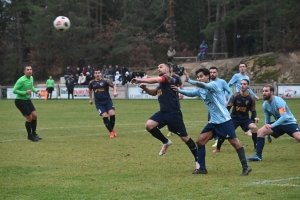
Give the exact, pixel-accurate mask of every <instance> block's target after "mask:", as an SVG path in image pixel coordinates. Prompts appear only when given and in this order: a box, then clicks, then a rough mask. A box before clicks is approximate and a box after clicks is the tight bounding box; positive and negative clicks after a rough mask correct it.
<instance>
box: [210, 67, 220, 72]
mask: <svg viewBox="0 0 300 200" xmlns="http://www.w3.org/2000/svg"><path fill="white" fill-rule="evenodd" d="M211 69H215V70H217V71H218V68H217V67H215V66H211V67H210V68H209V70H211Z"/></svg>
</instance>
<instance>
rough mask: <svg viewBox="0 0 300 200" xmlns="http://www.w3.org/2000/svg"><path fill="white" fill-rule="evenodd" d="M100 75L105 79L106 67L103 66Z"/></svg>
mask: <svg viewBox="0 0 300 200" xmlns="http://www.w3.org/2000/svg"><path fill="white" fill-rule="evenodd" d="M101 74H102V78H106V65H103V67H102V70H101Z"/></svg>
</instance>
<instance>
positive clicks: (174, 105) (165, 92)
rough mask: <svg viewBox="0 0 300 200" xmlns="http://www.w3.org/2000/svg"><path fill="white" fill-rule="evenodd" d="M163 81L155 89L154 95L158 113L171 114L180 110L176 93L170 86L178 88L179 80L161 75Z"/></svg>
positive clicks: (175, 76) (176, 77) (175, 77)
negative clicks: (156, 98) (158, 106)
mask: <svg viewBox="0 0 300 200" xmlns="http://www.w3.org/2000/svg"><path fill="white" fill-rule="evenodd" d="M161 78H162V79H163V81H162V82H161V83H159V85H158V87H157V88H156V94H157V97H158V102H159V105H160V111H162V112H171V111H177V110H180V103H179V96H178V92H175V91H174V90H173V89H172V88H171V87H170V85H175V86H180V85H181V84H182V83H181V80H180V77H179V76H177V75H172V76H168V75H163V76H161Z"/></svg>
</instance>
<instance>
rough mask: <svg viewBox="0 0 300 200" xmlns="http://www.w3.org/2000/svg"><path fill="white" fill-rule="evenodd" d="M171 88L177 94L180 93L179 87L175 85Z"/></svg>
mask: <svg viewBox="0 0 300 200" xmlns="http://www.w3.org/2000/svg"><path fill="white" fill-rule="evenodd" d="M170 87H171V88H172V89H173V90H174V91H175V92H178V87H177V86H175V85H170Z"/></svg>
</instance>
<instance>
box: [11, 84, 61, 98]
mask: <svg viewBox="0 0 300 200" xmlns="http://www.w3.org/2000/svg"><path fill="white" fill-rule="evenodd" d="M36 89H37V90H39V91H41V93H42V95H41V96H40V97H39V96H38V95H37V94H35V93H33V92H32V93H31V96H30V98H31V99H45V98H46V95H47V91H46V89H45V88H44V87H43V88H41V87H36ZM16 96H17V95H16V94H14V93H13V88H7V99H15V98H16ZM56 98H57V89H56V87H54V90H53V92H52V99H56Z"/></svg>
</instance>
